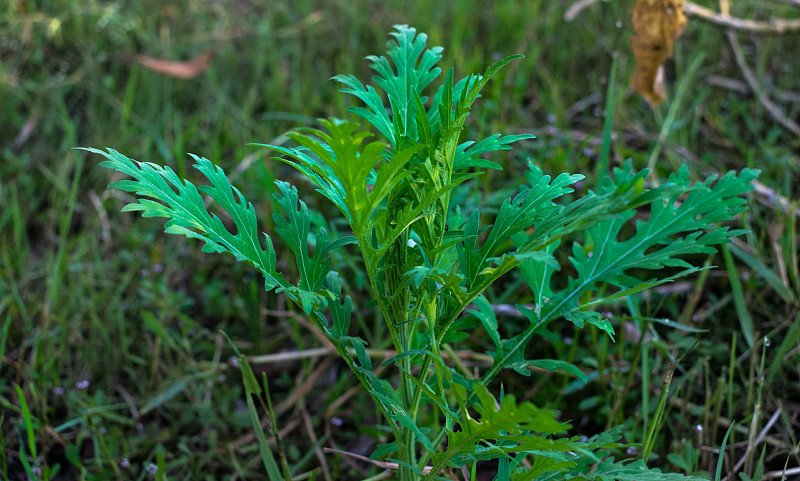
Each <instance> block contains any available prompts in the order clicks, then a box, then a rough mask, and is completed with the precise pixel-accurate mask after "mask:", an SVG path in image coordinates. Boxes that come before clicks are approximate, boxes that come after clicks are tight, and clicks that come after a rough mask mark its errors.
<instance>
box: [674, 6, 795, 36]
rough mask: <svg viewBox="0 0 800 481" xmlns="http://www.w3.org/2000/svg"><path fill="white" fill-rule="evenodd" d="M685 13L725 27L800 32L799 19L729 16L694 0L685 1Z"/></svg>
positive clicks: (772, 31)
mask: <svg viewBox="0 0 800 481" xmlns="http://www.w3.org/2000/svg"><path fill="white" fill-rule="evenodd" d="M683 11H684V13H686V15H691V16H693V17H699V18H701V19H702V20H705V21H707V22H711V23H713V24H715V25H719V26H722V27H725V28H731V29H733V30H739V31H743V32H753V33H795V32H800V19H792V20H787V19H783V18H771V19H769V20H768V21H765V22H761V21H758V20H747V19H744V18H737V17H730V16H727V15H722V14H719V13H716V12H714V11H713V10H711V9H709V8H706V7H702V6H700V5H698V4H696V3H694V2H686V8H684V10H683Z"/></svg>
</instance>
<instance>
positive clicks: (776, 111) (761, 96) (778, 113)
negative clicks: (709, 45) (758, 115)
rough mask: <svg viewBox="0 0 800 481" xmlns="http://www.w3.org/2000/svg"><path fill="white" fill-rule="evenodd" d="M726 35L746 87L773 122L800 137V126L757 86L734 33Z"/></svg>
mask: <svg viewBox="0 0 800 481" xmlns="http://www.w3.org/2000/svg"><path fill="white" fill-rule="evenodd" d="M726 33H727V34H728V41H729V42H730V44H731V47H732V48H733V54H734V56H735V57H736V63H737V64H739V69H740V70H741V71H742V74H743V75H744V79H745V80H746V81H747V83H748V85H750V88H751V89H752V90H753V93H755V94H756V97H757V98H758V100H759V101H760V102H761V104H762V105H763V106H764V108H766V109H767V111H768V112H769V113H770V115H772V117H773V118H774V119H775V120H777V121H778V122H780V123H781V125H783V126H784V127H786V129H787V130H789V131H791V132H792V133H794V134H795V135H797V136H798V137H800V125H798V124H797V122H795V121H794V120H792V119H790V118H789V117H787V116H786V115H785V114H784V113H783V111H782V110H781V109H780V108H779V107H778V106H777V105H775V104H774V103H773V102H772V100H770V98H769V97H768V96H767V93H766V92H765V91H764V89H763V88H762V87H761V85H759V83H758V79H756V74H755V73H753V71H752V70H751V69H750V66H748V65H747V61H746V60H745V58H744V53H743V52H742V46H741V45H740V44H739V39H738V38H736V33H735V32H734V31H733V30H730V29H729V30H728V31H727V32H726Z"/></svg>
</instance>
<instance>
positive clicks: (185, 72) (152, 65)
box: [134, 50, 214, 79]
mask: <svg viewBox="0 0 800 481" xmlns="http://www.w3.org/2000/svg"><path fill="white" fill-rule="evenodd" d="M213 57H214V51H213V50H209V51H208V52H205V53H202V54H200V55H198V56H196V57H194V58H191V59H189V60H187V61H185V62H174V61H172V60H163V59H158V58H153V57H148V56H147V55H142V54H136V56H135V57H134V59H135V60H136V61H137V62H139V63H140V64H142V65H143V66H144V67H145V68H148V69H150V70H152V71H154V72H158V73H160V74H163V75H167V76H169V77H175V78H179V79H190V78H194V77H197V76H198V75H199V74H201V73H202V72H204V71H205V69H206V68H208V64H209V63H211V59H212V58H213Z"/></svg>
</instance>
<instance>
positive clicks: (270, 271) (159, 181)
mask: <svg viewBox="0 0 800 481" xmlns="http://www.w3.org/2000/svg"><path fill="white" fill-rule="evenodd" d="M84 150H87V151H89V152H94V153H97V154H100V155H102V156H104V157H105V158H106V159H108V160H106V161H103V162H101V163H100V165H101V166H103V167H106V168H109V169H113V170H117V171H119V172H121V173H123V174H126V175H129V176H131V177H133V180H121V181H117V182H114V183H112V184H111V186H110V187H111V188H115V189H120V190H124V191H128V192H134V193H136V194H137V195H141V196H147V197H151V198H152V199H154V200H151V199H140V200H139V201H138V202H134V203H130V204H128V205H126V206H125V207H124V208H123V209H122V210H123V211H125V212H128V211H140V212H142V216H143V217H166V218H168V219H169V220H168V221H167V222H166V225H165V229H164V230H165V232H167V233H168V234H181V235H185V236H187V237H190V238H194V239H199V240H201V241H203V242H204V245H203V251H204V252H221V253H228V254H231V255H233V256H234V257H235V258H236V260H239V261H244V262H247V263H248V264H250V265H252V266H253V267H255V268H256V269H257V270H258V271H259V272H261V274H262V275H263V276H264V288H265V289H266V290H268V291H269V290H272V289H274V288H276V287H287V286H288V283H287V282H286V281H285V280H284V278H283V275H281V274H278V273H277V272H276V271H275V250H274V248H273V247H272V240H271V239H270V237H269V236H268V235H266V234H264V238H265V241H266V247H264V246H262V245H261V242H260V240H259V232H258V225H257V221H256V214H255V209H253V205H252V204H250V203H249V202H247V201H246V200H245V198H244V196H243V195H242V193H241V192H240V191H239V190H238V189H237V188H236V187H233V186H232V185H231V184H230V182H229V181H228V179H227V177H225V172H224V171H223V170H222V168H220V167H218V166H215V165H214V164H212V163H211V161H209V160H208V159H205V158H200V157H197V156H195V155H192V158H194V159H195V161H196V162H197V163H196V164H195V168H196V169H197V170H199V171H200V172H201V173H202V174H203V175H204V176H205V177H206V178H207V179H208V180H209V181H210V182H211V185H201V186H200V187H196V186H195V185H194V184H192V183H191V182H189V181H186V180H181V179H180V178H178V176H177V175H176V174H175V172H174V171H173V170H172V169H170V168H169V167H162V166H160V165H157V164H153V163H149V162H137V161H135V160H133V159H130V158H128V157H126V156H125V155H123V154H121V153H119V152H117V151H116V150H114V149H107V151H102V150H98V149H92V148H86V149H84ZM200 192H202V193H205V194H207V195H209V196H210V197H211V198H212V199H214V200H215V201H216V202H217V204H219V206H220V207H221V208H222V209H223V210H225V211H226V212H227V213H228V215H229V216H230V218H231V219H232V220H233V222H234V225H235V228H236V233H235V234H234V233H231V232H230V231H229V230H228V228H227V227H226V226H225V225H224V224H223V222H222V220H221V219H220V218H219V217H218V216H217V215H216V214H213V213H211V212H209V211H208V209H207V208H206V205H205V202H204V199H203V197H202V196H201V195H200Z"/></svg>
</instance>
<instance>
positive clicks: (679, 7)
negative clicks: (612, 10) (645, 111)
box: [631, 0, 686, 107]
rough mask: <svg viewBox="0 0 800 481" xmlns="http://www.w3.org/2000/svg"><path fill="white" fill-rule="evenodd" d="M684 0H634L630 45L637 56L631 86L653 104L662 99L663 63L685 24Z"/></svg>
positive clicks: (670, 52) (670, 53)
mask: <svg viewBox="0 0 800 481" xmlns="http://www.w3.org/2000/svg"><path fill="white" fill-rule="evenodd" d="M685 5H686V1H685V0H636V5H635V6H634V7H633V30H634V32H636V35H634V36H633V37H631V47H633V54H634V56H635V57H636V69H635V70H634V72H633V79H632V80H631V87H633V89H634V90H635V91H636V92H638V93H639V94H640V95H642V96H643V97H644V98H645V99H646V100H647V101H648V102H649V103H650V105H651V106H652V107H656V106H657V105H658V104H660V103H661V102H663V101H664V99H665V98H666V95H665V91H664V65H663V64H664V62H665V61H666V60H667V59H668V58H669V57H670V55H672V50H673V47H674V45H675V39H676V38H677V37H678V36H679V35H680V34H681V32H683V28H684V27H685V26H686V16H685V15H684V13H683V9H684V7H685Z"/></svg>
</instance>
